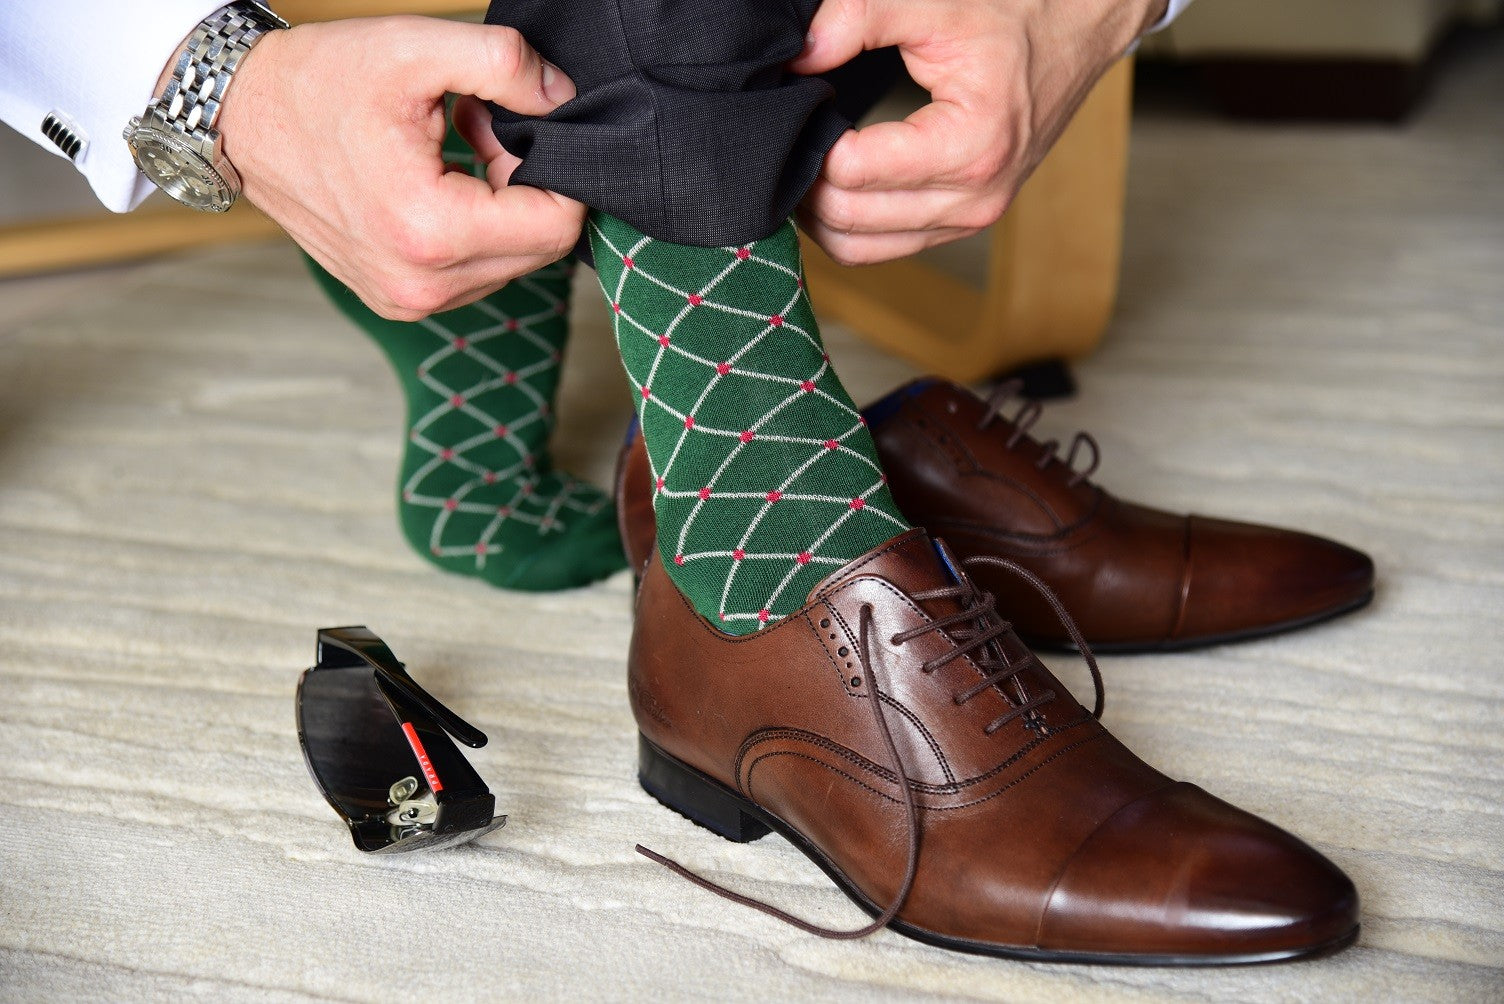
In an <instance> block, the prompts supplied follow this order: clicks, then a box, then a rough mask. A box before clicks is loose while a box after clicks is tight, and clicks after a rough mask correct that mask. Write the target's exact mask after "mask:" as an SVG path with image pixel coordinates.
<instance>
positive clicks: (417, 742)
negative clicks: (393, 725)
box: [402, 722, 444, 792]
mask: <svg viewBox="0 0 1504 1004" xmlns="http://www.w3.org/2000/svg"><path fill="white" fill-rule="evenodd" d="M402 734H403V735H405V736H407V744H408V745H409V746H411V747H412V748H413V755H414V756H416V757H417V758H418V766H419V767H422V768H423V776H424V777H426V778H427V779H428V787H430V788H432V789H433V790H434V791H435V792H440V791H443V790H444V784H443V782H441V781H440V780H439V775H438V773H437V772H436V771H435V770H434V769H433V764H431V763H429V762H428V751H427V750H425V749H424V748H423V740H421V739H419V738H418V730H417V729H415V728H413V723H412V722H403V723H402Z"/></svg>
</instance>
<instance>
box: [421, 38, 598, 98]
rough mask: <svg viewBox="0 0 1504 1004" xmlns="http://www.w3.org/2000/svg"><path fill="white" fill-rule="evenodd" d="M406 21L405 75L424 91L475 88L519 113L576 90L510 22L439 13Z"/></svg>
mask: <svg viewBox="0 0 1504 1004" xmlns="http://www.w3.org/2000/svg"><path fill="white" fill-rule="evenodd" d="M404 22H405V26H406V27H407V28H408V33H407V39H406V46H407V48H406V49H405V53H406V58H407V60H408V62H409V64H410V65H409V66H408V67H407V68H408V71H409V80H411V81H412V82H413V83H414V84H415V85H416V86H418V87H420V88H422V89H423V90H424V91H426V92H430V93H433V94H438V93H442V92H444V91H453V92H454V93H456V94H473V95H475V96H476V97H478V98H483V99H485V100H487V101H494V102H496V103H497V104H499V105H501V106H502V107H504V108H510V109H511V110H512V111H514V112H518V113H520V114H523V115H546V114H548V113H549V112H551V111H553V110H554V109H555V108H557V107H558V106H559V105H561V104H563V103H564V102H566V101H569V100H570V99H572V98H573V97H574V96H575V86H574V82H573V81H572V80H570V79H569V77H568V76H566V75H565V73H564V71H563V70H561V69H559V68H558V67H557V66H554V65H553V64H552V63H550V62H548V61H547V60H545V59H544V58H543V57H542V56H540V55H538V50H536V49H534V48H533V47H532V46H531V45H529V44H528V42H527V39H525V38H523V37H522V35H521V33H519V32H518V31H517V30H516V29H514V28H508V27H505V26H503V25H492V24H466V23H464V22H461V21H445V20H441V19H438V18H408V19H404Z"/></svg>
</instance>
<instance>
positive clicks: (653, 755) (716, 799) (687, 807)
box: [637, 733, 771, 844]
mask: <svg viewBox="0 0 1504 1004" xmlns="http://www.w3.org/2000/svg"><path fill="white" fill-rule="evenodd" d="M637 781H638V783H639V784H641V785H642V790H643V791H646V792H647V793H648V794H649V795H652V796H653V797H654V798H656V799H657V800H658V801H660V802H662V803H663V804H664V805H666V806H668V807H669V808H670V809H673V810H674V811H675V812H677V813H678V814H679V815H681V816H683V817H684V818H685V819H688V820H689V821H690V822H692V823H696V824H698V825H700V826H703V827H705V829H707V830H709V831H710V832H712V833H715V834H718V835H720V836H722V837H725V838H726V839H727V840H734V841H736V842H737V843H739V844H745V843H748V842H750V841H753V840H756V839H757V838H758V837H762V836H766V835H767V834H768V833H769V832H771V831H770V830H769V829H768V827H767V826H766V825H765V824H764V823H763V822H762V821H760V820H759V819H757V818H756V817H755V816H753V815H751V814H750V813H748V812H747V809H749V808H751V806H752V803H751V802H748V801H747V800H746V799H744V798H742V797H741V796H740V795H737V794H736V793H735V792H732V791H730V790H728V789H727V788H725V787H724V786H722V785H720V784H717V783H716V782H715V781H712V780H711V779H710V778H707V777H704V776H703V775H701V774H700V773H699V772H698V771H696V770H694V769H693V768H691V767H689V766H687V765H685V764H682V763H680V762H679V761H677V760H675V759H674V758H673V757H671V756H669V755H668V754H667V753H664V752H663V751H662V750H660V749H659V748H658V747H656V746H654V745H653V744H652V743H650V742H648V740H647V737H645V736H643V735H641V734H640V733H639V735H638V738H637Z"/></svg>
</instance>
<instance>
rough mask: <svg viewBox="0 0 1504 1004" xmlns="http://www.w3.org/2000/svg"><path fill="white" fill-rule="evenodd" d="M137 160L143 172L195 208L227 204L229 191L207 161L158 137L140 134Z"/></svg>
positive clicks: (160, 186)
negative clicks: (203, 161)
mask: <svg viewBox="0 0 1504 1004" xmlns="http://www.w3.org/2000/svg"><path fill="white" fill-rule="evenodd" d="M136 162H137V164H139V165H140V167H141V171H142V173H144V174H145V175H146V176H147V177H148V178H150V179H151V181H152V183H153V184H155V185H156V186H157V187H158V188H160V189H162V191H164V192H166V193H167V194H168V195H170V196H172V197H173V198H174V199H177V200H178V201H179V202H181V203H183V204H185V205H188V206H192V207H193V208H194V209H222V208H225V206H224V203H225V202H226V199H227V196H228V195H229V192H228V190H227V187H226V186H225V184H224V182H223V181H222V180H221V179H220V178H219V176H218V175H217V174H216V173H215V172H214V170H213V169H212V168H210V167H209V166H208V165H207V164H201V163H199V162H198V158H192V159H190V155H186V154H184V153H183V152H181V151H179V150H176V149H174V148H172V147H171V146H168V145H166V144H164V143H162V142H160V141H159V140H157V139H156V138H155V137H153V136H150V135H147V136H140V135H138V136H137V139H136Z"/></svg>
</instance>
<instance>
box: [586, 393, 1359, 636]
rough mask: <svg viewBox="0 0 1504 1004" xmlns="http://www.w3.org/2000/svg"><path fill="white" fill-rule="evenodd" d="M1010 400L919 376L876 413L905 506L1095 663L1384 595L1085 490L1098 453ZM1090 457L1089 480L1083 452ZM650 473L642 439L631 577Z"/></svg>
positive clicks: (1336, 555)
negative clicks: (1059, 446) (1045, 432)
mask: <svg viewBox="0 0 1504 1004" xmlns="http://www.w3.org/2000/svg"><path fill="white" fill-rule="evenodd" d="M1009 398H1010V389H1009V388H1008V387H1007V386H1005V387H1003V388H1000V390H999V392H998V393H997V394H995V395H994V396H993V399H992V400H991V401H988V402H984V401H982V400H980V399H978V398H977V397H976V396H975V395H973V394H972V393H971V392H969V391H967V390H966V389H964V388H962V387H958V386H956V385H955V384H951V383H947V382H944V381H939V380H918V381H915V382H913V383H911V384H908V385H906V386H904V387H902V388H900V389H898V390H897V391H894V392H893V393H892V394H890V395H888V396H887V397H886V398H884V399H883V400H881V401H879V402H877V403H876V404H874V405H872V406H871V407H869V408H867V409H866V411H865V412H864V414H865V415H866V416H867V421H868V424H869V426H870V427H871V430H872V435H873V439H874V440H875V441H876V443H877V451H878V456H879V458H880V459H881V461H882V465H883V470H884V471H885V472H886V473H887V476H888V484H889V487H890V488H891V489H892V491H893V496H894V498H895V499H896V500H897V501H898V505H899V508H900V509H902V510H903V513H904V515H905V516H907V517H908V519H909V521H910V522H911V523H913V524H914V525H915V526H922V527H924V528H925V529H927V530H929V531H930V532H931V533H933V534H935V535H936V536H938V537H942V538H944V539H945V541H946V543H947V544H949V545H950V546H951V547H953V548H954V549H955V551H956V553H957V554H959V555H960V556H961V557H962V558H967V557H971V556H975V555H990V556H993V557H999V558H1007V559H1010V560H1012V561H1015V562H1017V563H1018V564H1020V565H1022V566H1024V567H1025V568H1028V569H1029V570H1030V571H1032V572H1034V573H1035V574H1036V575H1038V576H1039V577H1040V578H1041V579H1042V580H1044V582H1045V583H1046V584H1047V585H1048V586H1049V587H1050V589H1051V590H1053V591H1054V592H1055V593H1056V594H1057V595H1058V596H1059V597H1060V599H1061V600H1062V601H1063V602H1064V604H1065V606H1066V608H1067V609H1068V610H1070V611H1071V613H1072V614H1073V615H1074V616H1075V617H1076V620H1077V623H1078V624H1079V625H1080V627H1081V632H1082V634H1083V635H1085V637H1086V640H1087V641H1088V642H1089V643H1090V644H1091V646H1092V647H1093V648H1094V649H1096V650H1098V651H1109V652H1113V651H1116V652H1132V651H1149V650H1160V649H1176V648H1193V647H1196V646H1200V645H1211V644H1217V643H1220V642H1228V641H1236V640H1240V639H1246V638H1255V637H1260V636H1263V635H1268V634H1273V633H1275V632H1279V631H1287V630H1291V629H1293V628H1297V627H1302V626H1305V625H1308V624H1314V623H1317V622H1319V621H1322V620H1326V619H1327V618H1330V617H1334V616H1337V615H1338V614H1342V613H1346V612H1347V611H1350V610H1355V609H1357V608H1359V607H1362V606H1363V605H1364V604H1366V603H1367V602H1368V601H1369V599H1370V598H1372V596H1373V583H1374V569H1373V562H1372V561H1371V560H1370V559H1369V557H1368V556H1367V555H1365V554H1363V553H1362V552H1360V551H1356V550H1354V549H1352V548H1350V547H1346V546H1344V545H1342V544H1339V543H1336V542H1335V541H1331V540H1326V539H1324V538H1322V537H1317V536H1314V535H1312V534H1307V533H1300V532H1297V531H1294V530H1281V529H1276V528H1274V527H1268V526H1258V525H1255V524H1251V523H1238V522H1233V521H1230V520H1223V519H1212V518H1209V517H1205V516H1181V515H1175V514H1172V513H1168V512H1164V511H1163V510H1159V509H1152V508H1149V507H1148V506H1142V505H1137V504H1135V503H1132V502H1127V501H1124V500H1122V499H1119V498H1117V497H1116V496H1114V495H1112V494H1111V493H1109V492H1107V491H1105V490H1104V489H1102V488H1100V487H1098V486H1097V485H1096V484H1094V483H1092V482H1091V481H1090V480H1088V478H1089V475H1090V474H1091V472H1092V470H1093V469H1094V468H1095V467H1096V452H1097V449H1096V443H1095V441H1094V440H1092V439H1091V437H1090V436H1088V435H1086V434H1085V433H1081V434H1078V435H1077V437H1076V440H1075V442H1074V443H1073V444H1072V446H1071V450H1070V453H1069V454H1068V456H1067V457H1066V458H1065V459H1063V460H1062V459H1061V458H1060V457H1058V456H1057V455H1056V444H1055V443H1053V442H1048V443H1040V442H1039V441H1037V440H1035V439H1034V438H1032V437H1031V436H1030V435H1029V434H1028V433H1029V429H1030V427H1031V426H1032V425H1033V423H1034V420H1035V419H1036V418H1037V417H1038V414H1039V406H1038V405H1037V404H1035V403H1031V402H1020V403H1019V404H1018V408H1017V411H1016V413H1015V414H1014V415H1012V416H1007V417H1005V416H1003V415H1002V414H1001V411H1002V409H1003V408H1004V407H1006V406H1007V404H1008V401H1009ZM1083 449H1085V451H1086V452H1088V453H1089V454H1090V460H1089V462H1087V463H1086V467H1085V469H1084V470H1080V471H1078V470H1076V469H1075V464H1076V462H1077V461H1078V454H1079V453H1081V452H1082V451H1083ZM651 486H652V475H651V472H650V470H649V467H648V457H647V451H646V450H645V449H643V447H642V444H641V437H640V436H636V437H633V439H632V440H631V441H629V442H628V443H627V445H626V446H624V447H623V453H622V458H621V460H620V462H619V463H618V468H617V485H616V493H617V513H618V519H619V520H620V521H621V529H622V539H623V540H624V541H625V542H626V548H627V556H628V559H629V560H630V561H631V563H632V567H633V568H634V569H639V570H640V569H641V568H642V567H643V563H644V562H645V561H646V560H647V556H648V552H649V551H650V550H651V548H652V543H653V532H654V525H653V506H652V487H651ZM976 578H977V581H978V583H979V584H980V585H981V586H982V587H983V588H985V589H987V590H989V591H991V592H992V593H993V594H994V595H995V596H996V597H997V601H998V609H999V610H1001V611H1003V612H1004V613H1005V614H1006V616H1007V617H1008V618H1009V620H1011V621H1012V622H1013V625H1014V627H1015V628H1016V629H1017V631H1018V633H1019V634H1020V635H1021V636H1022V637H1023V638H1024V639H1025V640H1026V641H1028V642H1029V643H1031V644H1033V645H1036V646H1051V647H1053V646H1060V645H1064V644H1067V643H1068V639H1067V638H1066V636H1065V635H1064V633H1063V632H1062V630H1061V628H1060V625H1059V623H1058V620H1057V618H1056V617H1055V615H1054V613H1053V612H1052V611H1051V610H1050V608H1049V605H1048V604H1046V603H1045V602H1044V601H1043V600H1042V599H1041V598H1040V597H1039V596H1038V595H1037V594H1036V593H1035V592H1033V591H1032V590H1029V589H1027V588H1023V587H1021V586H1020V584H1019V582H1018V581H1017V580H1015V579H1012V578H1010V577H1008V576H1006V575H1004V574H1002V573H1000V572H998V571H997V570H996V569H994V568H979V569H978V570H977V572H976Z"/></svg>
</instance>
